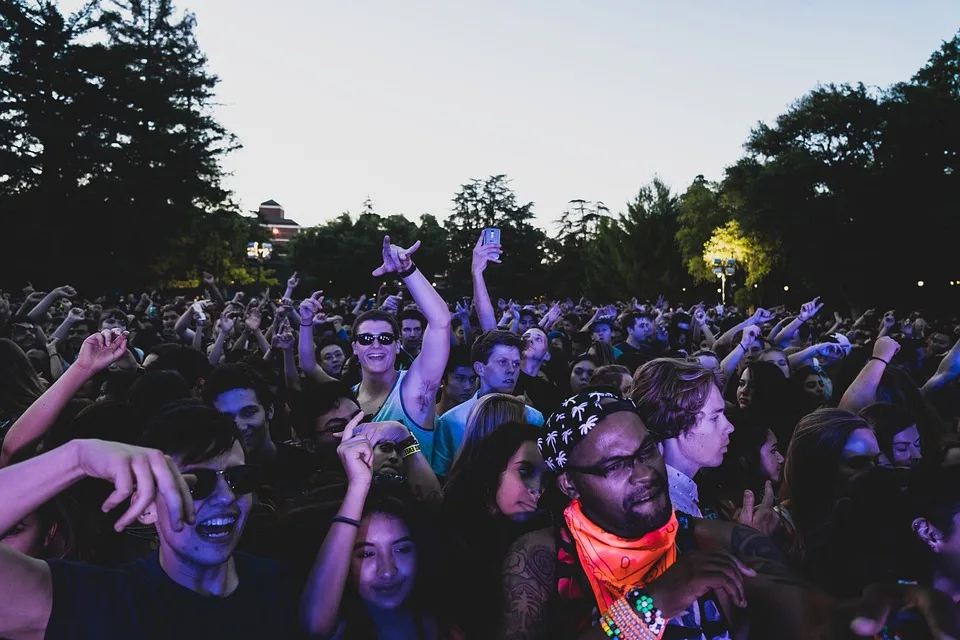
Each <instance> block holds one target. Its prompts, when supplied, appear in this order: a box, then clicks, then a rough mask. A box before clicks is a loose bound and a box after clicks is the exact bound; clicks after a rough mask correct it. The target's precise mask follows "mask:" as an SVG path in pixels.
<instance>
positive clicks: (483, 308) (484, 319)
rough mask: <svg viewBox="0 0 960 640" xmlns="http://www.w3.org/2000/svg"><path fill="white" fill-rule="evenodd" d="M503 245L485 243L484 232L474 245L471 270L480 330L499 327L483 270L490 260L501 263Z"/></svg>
mask: <svg viewBox="0 0 960 640" xmlns="http://www.w3.org/2000/svg"><path fill="white" fill-rule="evenodd" d="M500 254H501V247H500V245H499V244H483V232H480V238H479V239H478V240H477V244H476V246H474V247H473V262H472V264H471V268H470V272H471V273H472V274H473V304H474V306H476V308H477V316H478V317H479V318H480V330H481V331H491V330H493V329H496V328H497V316H496V313H494V311H493V302H491V301H490V292H489V291H487V282H486V280H484V278H483V272H484V271H485V270H486V268H487V264H489V263H490V262H496V263H497V264H500Z"/></svg>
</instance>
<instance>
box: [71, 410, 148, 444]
mask: <svg viewBox="0 0 960 640" xmlns="http://www.w3.org/2000/svg"><path fill="white" fill-rule="evenodd" d="M141 425H142V423H141V422H139V421H138V420H137V415H136V412H135V411H134V410H133V408H132V407H131V406H130V405H128V404H127V403H125V402H116V401H113V400H100V401H98V402H95V403H93V404H92V405H90V406H88V407H85V408H84V409H82V410H81V411H80V412H79V413H78V414H77V416H76V417H75V418H74V419H73V422H72V423H71V424H70V432H69V434H68V435H69V439H70V440H80V439H85V438H96V439H97V440H109V441H110V442H122V443H124V444H140V439H141V433H140V428H141Z"/></svg>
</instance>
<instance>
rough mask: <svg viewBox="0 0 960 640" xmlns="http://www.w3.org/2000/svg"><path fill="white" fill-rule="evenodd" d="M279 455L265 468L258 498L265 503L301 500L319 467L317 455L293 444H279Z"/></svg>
mask: <svg viewBox="0 0 960 640" xmlns="http://www.w3.org/2000/svg"><path fill="white" fill-rule="evenodd" d="M276 446H277V456H276V457H275V458H274V459H273V460H271V461H270V463H269V464H267V465H265V466H264V468H263V478H262V480H261V483H260V488H259V489H257V497H259V498H260V500H262V501H264V502H270V503H277V502H282V501H284V500H290V499H293V498H296V497H299V496H300V495H302V494H303V492H304V490H305V489H306V488H307V486H308V485H307V480H309V479H310V476H312V475H313V474H314V473H315V472H316V471H317V470H318V469H319V468H320V462H319V460H318V459H317V457H316V456H315V455H313V454H312V453H310V452H309V451H307V450H306V449H304V448H302V447H301V446H299V445H297V444H294V443H292V442H277V443H276Z"/></svg>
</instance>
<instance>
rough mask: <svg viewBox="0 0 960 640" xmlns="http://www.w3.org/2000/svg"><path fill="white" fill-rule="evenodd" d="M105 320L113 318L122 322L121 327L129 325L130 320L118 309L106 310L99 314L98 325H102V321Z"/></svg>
mask: <svg viewBox="0 0 960 640" xmlns="http://www.w3.org/2000/svg"><path fill="white" fill-rule="evenodd" d="M107 318H113V319H114V320H122V321H123V326H127V325H128V324H129V323H130V320H129V319H128V318H127V314H126V313H124V312H123V311H121V310H120V309H116V308H114V309H107V310H106V311H104V312H103V313H101V314H100V324H101V325H102V324H103V321H104V320H106V319H107Z"/></svg>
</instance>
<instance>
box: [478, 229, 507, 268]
mask: <svg viewBox="0 0 960 640" xmlns="http://www.w3.org/2000/svg"><path fill="white" fill-rule="evenodd" d="M502 253H503V248H502V247H501V245H499V244H483V232H480V239H479V240H477V244H476V246H474V247H473V263H472V264H471V269H472V272H473V273H475V274H476V273H483V271H484V270H485V269H486V268H487V263H489V262H496V263H497V264H500V256H501V254H502Z"/></svg>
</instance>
